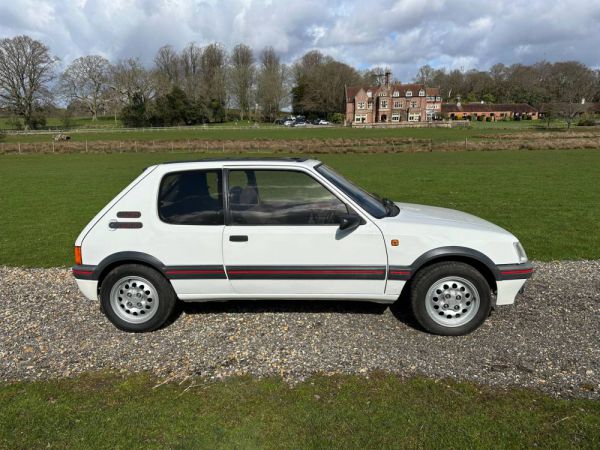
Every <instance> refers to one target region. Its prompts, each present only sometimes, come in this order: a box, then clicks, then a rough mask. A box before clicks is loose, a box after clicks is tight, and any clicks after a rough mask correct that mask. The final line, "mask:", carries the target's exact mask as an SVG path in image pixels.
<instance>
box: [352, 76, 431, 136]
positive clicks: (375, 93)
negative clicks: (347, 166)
mask: <svg viewBox="0 0 600 450" xmlns="http://www.w3.org/2000/svg"><path fill="white" fill-rule="evenodd" d="M390 76H391V73H390V72H387V73H386V74H385V82H384V83H383V84H382V85H380V86H346V124H352V125H356V126H360V125H365V124H389V125H393V124H398V123H400V122H426V121H431V120H434V119H436V118H438V117H440V116H441V110H442V98H441V97H440V90H439V88H434V87H427V86H425V85H424V84H419V83H413V84H400V83H390Z"/></svg>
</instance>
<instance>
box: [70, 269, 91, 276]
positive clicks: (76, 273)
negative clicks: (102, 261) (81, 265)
mask: <svg viewBox="0 0 600 450" xmlns="http://www.w3.org/2000/svg"><path fill="white" fill-rule="evenodd" d="M93 273H94V271H93V270H75V269H74V270H73V275H91V274H93Z"/></svg>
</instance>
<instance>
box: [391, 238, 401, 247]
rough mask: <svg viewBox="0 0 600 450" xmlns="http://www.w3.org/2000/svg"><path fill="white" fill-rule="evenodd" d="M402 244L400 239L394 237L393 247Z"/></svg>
mask: <svg viewBox="0 0 600 450" xmlns="http://www.w3.org/2000/svg"><path fill="white" fill-rule="evenodd" d="M399 245H400V241H399V240H398V239H392V247H398V246H399Z"/></svg>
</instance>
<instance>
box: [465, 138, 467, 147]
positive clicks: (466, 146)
mask: <svg viewBox="0 0 600 450" xmlns="http://www.w3.org/2000/svg"><path fill="white" fill-rule="evenodd" d="M465 150H467V138H465Z"/></svg>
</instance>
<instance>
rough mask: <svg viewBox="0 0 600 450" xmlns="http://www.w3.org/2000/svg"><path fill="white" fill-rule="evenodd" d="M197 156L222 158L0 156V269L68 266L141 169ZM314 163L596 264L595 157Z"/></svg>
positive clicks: (533, 252) (599, 251) (423, 156)
mask: <svg viewBox="0 0 600 450" xmlns="http://www.w3.org/2000/svg"><path fill="white" fill-rule="evenodd" d="M203 156H209V157H210V156H213V157H219V156H222V155H221V154H206V155H198V154H185V153H151V154H90V155H85V154H74V155H11V156H8V155H7V156H2V157H0V180H2V181H1V183H0V211H2V219H1V220H0V264H2V265H14V266H33V267H40V266H42V267H48V266H60V265H70V264H71V263H72V246H73V242H74V240H75V238H76V237H77V234H78V233H79V231H81V229H82V228H83V227H84V226H85V224H86V223H87V222H88V221H89V220H90V219H91V218H92V217H93V216H94V215H95V214H96V212H98V211H99V210H100V209H101V208H102V207H103V206H104V205H105V204H106V203H107V202H108V201H109V200H111V199H112V198H113V197H114V196H115V195H116V194H117V193H118V192H119V191H120V190H121V189H122V188H123V187H125V186H126V185H127V184H128V183H129V182H130V181H131V180H132V179H133V178H134V177H136V176H137V175H138V174H139V173H140V171H141V170H142V169H143V168H144V167H146V166H148V165H151V164H154V163H156V162H161V161H166V160H174V159H197V158H200V157H203ZM227 156H235V155H230V154H228V155H227ZM246 156H248V155H246ZM260 156H268V154H260ZM318 158H319V159H321V160H322V161H324V162H326V163H327V164H329V165H331V166H332V167H334V168H336V169H337V170H339V171H340V172H342V173H343V174H344V175H346V176H348V177H349V178H351V179H353V180H355V181H356V182H357V183H359V184H360V185H362V186H364V187H365V188H366V189H368V190H370V191H372V192H377V193H378V194H380V195H384V196H387V197H389V198H392V199H394V200H396V201H403V202H410V203H422V204H429V205H437V206H445V207H449V208H455V209H459V210H463V211H467V212H470V213H473V214H475V215H478V216H481V217H483V218H485V219H487V220H490V221H492V222H494V223H497V224H498V225H500V226H503V227H505V228H506V229H508V230H510V231H511V232H513V233H514V234H515V235H516V236H517V237H518V238H520V239H521V241H522V242H523V245H524V246H525V248H526V250H527V251H528V253H529V256H530V257H531V258H532V259H537V260H554V259H599V258H600V233H598V232H597V229H598V228H597V227H598V222H599V221H600V204H599V201H600V200H599V199H600V185H599V184H598V175H599V172H598V167H600V152H597V151H578V150H571V151H531V152H530V151H502V152H491V151H490V152H463V153H435V152H434V153H419V154H410V153H406V154H373V155H358V154H347V155H318Z"/></svg>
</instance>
